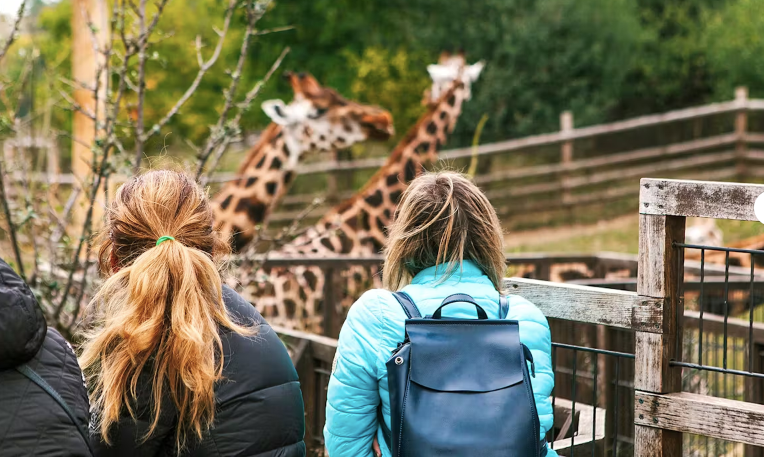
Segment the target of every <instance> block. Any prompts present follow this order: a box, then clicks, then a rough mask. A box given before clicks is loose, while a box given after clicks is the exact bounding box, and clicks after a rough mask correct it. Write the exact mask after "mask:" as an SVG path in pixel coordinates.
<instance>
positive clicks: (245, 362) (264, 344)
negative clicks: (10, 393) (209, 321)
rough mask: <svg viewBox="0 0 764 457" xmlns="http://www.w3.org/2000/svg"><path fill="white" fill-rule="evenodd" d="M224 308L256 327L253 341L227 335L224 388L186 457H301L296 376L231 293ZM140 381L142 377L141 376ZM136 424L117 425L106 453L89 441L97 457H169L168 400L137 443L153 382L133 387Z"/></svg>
mask: <svg viewBox="0 0 764 457" xmlns="http://www.w3.org/2000/svg"><path fill="white" fill-rule="evenodd" d="M223 299H224V301H225V305H226V307H227V308H228V309H229V311H230V312H231V313H232V315H233V316H234V318H235V319H236V320H237V321H239V322H257V323H259V324H260V328H259V331H258V334H257V335H256V336H254V337H243V336H241V335H238V334H235V333H230V332H226V333H223V334H222V337H223V356H224V359H225V364H224V368H223V378H224V380H223V381H221V382H220V384H219V385H218V386H217V387H216V389H215V396H216V403H217V409H216V412H215V425H214V427H213V428H212V429H211V430H210V431H209V432H207V433H205V435H204V438H203V439H202V440H201V441H199V440H195V441H192V442H190V444H189V446H188V448H187V449H185V450H184V452H183V455H184V456H194V457H197V456H257V457H304V456H305V453H306V451H305V443H304V442H303V435H304V434H305V419H304V407H303V402H302V393H301V391H300V383H299V381H298V379H297V372H296V371H295V369H294V366H293V365H292V361H291V359H290V358H289V354H288V353H287V351H286V348H285V347H284V344H283V343H282V342H281V340H280V339H279V337H278V335H276V332H274V331H273V329H271V327H270V326H268V324H267V323H266V322H265V320H264V319H263V318H262V316H260V313H258V312H257V310H256V309H255V308H254V307H253V306H252V305H250V304H249V303H247V302H246V301H245V300H244V299H242V298H241V297H240V296H239V295H238V294H237V293H236V292H235V291H234V290H233V289H230V288H228V287H224V289H223ZM144 373H146V371H145V372H144ZM138 389H139V391H138V401H137V405H136V406H137V407H136V411H137V415H138V420H137V421H133V419H132V418H130V417H129V416H125V417H123V419H122V420H120V422H119V424H117V425H116V426H114V427H113V428H112V429H111V430H110V435H109V436H110V438H111V441H112V445H111V446H107V445H106V444H105V443H103V442H102V441H101V440H100V436H99V435H92V437H93V440H92V442H93V447H94V449H95V452H96V454H97V455H100V456H134V455H140V456H169V455H175V454H176V452H175V423H176V416H175V410H174V406H173V404H172V401H170V399H169V398H166V399H165V401H164V402H163V404H162V415H161V417H160V419H159V424H158V426H157V428H156V431H155V432H154V434H153V435H152V436H151V437H150V438H149V439H148V440H146V441H145V442H142V443H141V440H140V438H141V437H143V435H144V434H145V433H146V431H147V430H148V427H149V425H150V424H151V418H152V416H151V411H150V408H149V407H150V405H151V401H152V395H151V378H150V377H149V375H148V373H146V376H145V377H144V378H143V379H141V380H139V387H138Z"/></svg>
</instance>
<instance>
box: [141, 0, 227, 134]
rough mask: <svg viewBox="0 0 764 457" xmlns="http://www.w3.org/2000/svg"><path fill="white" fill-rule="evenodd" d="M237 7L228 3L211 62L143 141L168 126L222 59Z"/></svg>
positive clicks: (201, 70) (200, 68)
mask: <svg viewBox="0 0 764 457" xmlns="http://www.w3.org/2000/svg"><path fill="white" fill-rule="evenodd" d="M235 7H236V0H229V2H228V9H227V10H226V15H225V23H224V26H223V32H222V34H221V36H219V38H218V43H217V46H215V51H214V52H213V53H212V57H210V59H209V60H207V61H206V62H204V61H202V62H201V65H200V67H199V71H198V72H197V73H196V78H194V81H193V82H192V83H191V85H190V86H189V87H188V89H186V92H184V93H183V95H182V96H181V97H180V98H179V99H178V101H177V102H175V105H174V106H173V107H172V108H171V109H170V111H168V112H167V114H165V115H164V117H163V118H162V119H161V120H159V122H157V123H156V124H154V126H153V127H151V130H149V131H148V132H146V133H144V135H143V138H142V139H143V141H144V142H145V141H146V140H147V139H149V137H151V136H152V135H154V134H156V133H157V132H159V131H160V130H161V129H162V127H164V126H165V124H167V123H168V122H169V121H170V119H172V118H173V116H175V115H176V114H177V113H178V111H179V110H180V108H181V107H183V105H184V104H185V103H186V102H187V101H188V99H189V98H191V95H193V94H194V92H196V89H197V88H198V87H199V84H200V83H201V82H202V78H203V77H204V74H205V73H207V71H208V70H209V69H210V68H211V67H212V66H213V65H215V62H217V60H218V57H220V51H221V50H222V49H223V41H224V39H225V35H226V34H227V33H228V27H229V26H230V24H231V16H233V10H234V8H235Z"/></svg>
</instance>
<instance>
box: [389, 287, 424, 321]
mask: <svg viewBox="0 0 764 457" xmlns="http://www.w3.org/2000/svg"><path fill="white" fill-rule="evenodd" d="M393 296H394V297H395V299H396V300H398V303H400V305H401V308H403V312H404V313H406V317H407V318H409V319H420V318H421V317H422V314H421V313H420V312H419V309H418V308H417V307H416V305H415V304H414V300H412V299H411V297H409V294H407V293H406V292H393Z"/></svg>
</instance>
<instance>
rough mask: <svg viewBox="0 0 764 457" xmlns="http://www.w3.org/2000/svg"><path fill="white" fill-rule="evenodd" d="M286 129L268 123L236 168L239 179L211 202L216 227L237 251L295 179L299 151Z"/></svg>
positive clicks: (226, 186) (232, 182) (225, 187)
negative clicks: (231, 240) (232, 239)
mask: <svg viewBox="0 0 764 457" xmlns="http://www.w3.org/2000/svg"><path fill="white" fill-rule="evenodd" d="M286 129H287V128H286V127H282V126H280V125H277V124H275V123H271V124H270V125H269V126H268V127H267V128H266V129H265V131H264V132H263V134H262V135H261V137H260V140H259V141H258V143H257V144H256V145H255V146H254V147H253V148H252V150H251V151H250V152H249V154H248V155H247V158H246V159H245V161H244V162H243V163H242V165H241V167H240V168H239V171H238V173H237V175H238V176H239V177H238V178H237V179H235V180H233V181H230V182H228V183H226V184H225V186H223V188H222V189H221V190H220V192H218V193H217V194H216V195H215V197H214V198H213V199H212V207H213V212H214V217H215V226H216V227H217V228H218V230H220V232H221V234H222V235H223V236H224V237H226V238H228V237H231V236H233V238H234V248H235V249H237V250H238V249H240V248H241V247H243V246H244V245H245V244H246V243H247V242H249V241H250V240H251V239H252V237H253V236H254V233H255V227H256V226H258V225H261V224H263V223H264V222H265V221H266V219H267V218H268V216H269V214H270V213H271V211H272V209H273V206H274V204H275V203H276V202H278V201H279V200H280V199H281V198H282V197H283V196H284V194H285V193H286V192H287V190H288V189H289V186H290V184H291V183H292V181H293V179H294V173H295V172H294V167H295V166H296V164H297V160H298V158H299V156H300V154H301V153H302V151H300V150H299V149H297V148H298V147H299V144H297V145H295V141H293V140H292V137H293V135H290V134H289V132H287V131H285V130H286Z"/></svg>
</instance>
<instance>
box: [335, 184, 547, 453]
mask: <svg viewBox="0 0 764 457" xmlns="http://www.w3.org/2000/svg"><path fill="white" fill-rule="evenodd" d="M389 229H390V234H389V241H388V245H387V247H386V250H385V266H384V270H383V283H384V286H385V289H375V290H370V291H368V292H366V293H365V294H364V295H363V296H361V298H360V299H358V301H357V302H356V303H355V304H354V305H353V306H352V308H351V309H350V312H349V313H348V316H347V319H346V321H345V324H344V325H343V326H342V331H341V332H340V339H339V345H338V348H337V355H336V358H335V360H334V364H333V366H332V375H331V379H330V381H329V391H328V395H327V405H326V426H325V428H324V438H325V441H326V448H327V451H328V452H329V455H330V456H331V457H371V456H380V455H381V456H385V457H389V456H390V452H389V451H388V449H387V448H386V446H384V445H382V446H379V445H378V443H384V437H383V435H382V429H381V427H380V425H379V423H378V419H377V416H378V415H377V408H378V405H379V404H380V402H381V404H382V413H383V416H384V420H385V422H386V425H387V427H390V426H391V424H390V397H389V393H388V385H387V369H386V367H385V363H386V362H387V360H388V359H389V358H390V354H391V353H392V351H393V349H395V348H396V347H397V345H398V343H399V342H401V341H403V340H404V336H405V335H404V321H405V319H406V315H405V314H404V312H403V310H402V309H401V307H400V305H399V304H398V302H397V301H396V300H395V298H394V297H393V295H392V293H391V292H390V291H396V290H402V291H404V292H406V293H407V294H408V295H409V296H410V297H411V298H412V299H413V301H414V303H416V305H417V307H418V308H419V310H420V312H421V313H422V315H428V314H432V313H433V312H434V311H435V310H436V309H437V307H438V306H439V305H440V304H441V302H442V301H443V299H445V298H446V297H448V296H449V295H452V294H455V293H466V294H469V295H471V296H472V297H473V298H474V299H475V301H476V302H477V303H478V304H479V305H480V306H482V307H483V309H484V310H485V311H486V312H487V314H488V317H489V318H491V319H497V318H498V313H499V294H500V292H502V287H503V286H502V279H503V277H504V274H505V271H506V263H505V255H504V249H503V240H504V236H503V233H502V230H501V226H500V224H499V219H498V217H497V216H496V212H495V211H494V209H493V207H492V206H491V204H490V202H489V201H488V199H487V198H486V197H485V195H484V194H483V193H482V192H481V191H480V189H478V188H477V187H476V186H475V185H474V184H473V183H472V182H471V181H469V180H468V179H466V178H465V177H464V176H462V175H461V174H458V173H453V172H440V173H427V174H424V175H422V176H420V177H418V178H416V179H415V180H413V181H412V182H411V185H410V186H409V187H408V189H407V190H406V192H404V194H403V195H402V197H401V202H400V204H399V207H398V210H397V212H396V215H395V219H394V222H393V224H392V225H391V226H390V228H389ZM452 306H453V307H452ZM452 306H449V308H448V314H449V316H450V317H456V318H466V319H471V318H474V315H475V310H474V307H472V306H471V305H467V304H464V305H452ZM507 319H511V320H517V321H518V322H519V323H520V325H519V327H520V341H521V342H522V343H524V344H525V345H526V346H528V347H529V348H530V350H531V352H532V353H533V360H534V362H535V367H536V376H535V377H534V378H532V379H531V384H532V386H533V392H534V396H535V400H536V408H537V410H538V415H539V422H540V425H541V427H540V428H541V429H540V436H541V437H542V438H543V437H544V436H545V435H546V433H547V432H548V431H549V430H550V429H551V428H552V426H553V422H554V417H553V412H552V404H551V400H550V394H551V392H552V388H553V387H554V373H553V372H552V359H551V351H552V347H551V337H550V332H549V324H548V323H547V320H546V318H545V317H544V315H543V314H542V313H541V311H539V309H538V308H537V307H536V306H535V305H533V304H532V303H531V302H529V301H527V300H525V299H523V298H520V297H517V296H509V314H508V315H507ZM443 419H444V418H440V417H433V418H432V420H433V421H440V420H443ZM506 433H512V430H507V431H506ZM546 455H547V457H556V456H557V454H556V453H555V452H554V451H553V450H551V449H549V450H548V451H547V454H546ZM422 457H428V456H422ZM518 457H529V456H518Z"/></svg>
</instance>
